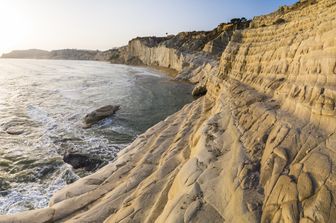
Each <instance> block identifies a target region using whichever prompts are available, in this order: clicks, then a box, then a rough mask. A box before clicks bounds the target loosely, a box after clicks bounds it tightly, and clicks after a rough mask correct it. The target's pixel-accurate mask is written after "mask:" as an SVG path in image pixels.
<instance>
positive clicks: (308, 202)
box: [0, 0, 336, 223]
mask: <svg viewBox="0 0 336 223" xmlns="http://www.w3.org/2000/svg"><path fill="white" fill-rule="evenodd" d="M279 19H282V20H279ZM280 21H281V22H280ZM224 32H225V31H224ZM222 34H223V33H221V34H219V35H222ZM181 35H182V34H181ZM195 35H196V36H197V37H195ZM223 35H226V34H223ZM228 35H229V34H228ZM183 36H188V38H190V44H189V43H188V44H189V45H190V46H195V48H194V49H195V51H196V52H184V50H183V44H187V43H182V44H181V43H179V42H177V43H176V45H174V44H173V45H169V44H168V43H169V41H171V40H172V39H173V38H175V37H167V38H163V39H160V38H159V39H155V38H147V39H146V40H144V39H139V38H137V39H135V40H132V41H131V42H130V44H129V46H128V49H126V51H127V53H125V49H124V50H123V55H124V56H125V55H126V56H127V58H136V59H134V61H135V60H137V61H141V62H142V63H143V64H146V65H153V64H155V63H157V64H158V65H159V66H165V67H171V68H173V69H176V70H178V71H179V72H180V77H183V78H187V79H189V80H191V81H193V82H195V83H196V82H197V83H200V84H205V86H206V89H207V94H206V95H205V96H204V97H201V98H199V99H197V100H195V101H194V102H192V103H191V104H189V105H186V106H185V107H184V108H183V109H181V110H180V111H179V112H177V113H175V114H174V115H171V116H169V117H168V118H167V119H166V120H164V121H162V122H160V123H158V124H157V125H155V126H153V127H152V128H150V129H149V130H147V131H146V132H145V133H144V134H142V135H140V136H139V137H138V138H137V139H136V140H135V141H134V142H133V143H132V144H131V145H130V146H128V147H127V148H126V149H124V150H122V151H121V152H120V153H119V155H118V158H117V159H116V160H115V161H114V162H112V163H111V164H109V165H107V166H105V167H103V168H102V169H100V170H99V171H97V172H96V173H95V174H92V175H90V176H88V177H85V178H82V179H80V180H78V181H76V182H75V183H73V184H71V185H69V186H67V187H65V188H64V189H62V190H60V191H58V192H57V193H55V194H54V196H53V197H52V199H51V200H50V204H49V207H47V208H45V209H41V210H34V211H28V212H24V213H20V214H16V215H13V216H2V217H0V222H32V221H33V222H51V221H52V222H111V223H112V222H113V223H117V222H120V223H121V222H123V223H124V222H148V223H151V222H239V223H241V222H249V223H253V222H264V223H267V222H288V223H289V222H300V223H303V222H328V223H332V222H335V219H336V201H335V196H336V167H335V162H336V154H335V150H336V107H335V101H336V92H335V89H336V39H335V36H336V2H335V1H334V0H319V1H317V0H315V1H301V2H299V3H297V4H294V5H293V6H288V7H283V8H281V9H279V10H278V11H277V12H275V13H272V14H269V15H266V16H261V17H256V18H255V19H254V20H253V21H252V22H251V24H250V27H249V28H245V29H235V30H233V31H232V33H231V35H230V37H229V41H228V42H227V43H225V42H226V40H225V38H224V41H223V48H222V49H223V50H222V53H221V54H220V55H218V56H216V55H211V54H209V53H207V52H209V50H208V49H209V46H207V47H205V46H206V45H207V44H208V43H209V42H210V41H214V39H212V40H211V39H207V40H208V42H206V43H202V44H201V42H199V41H198V40H201V41H203V40H204V39H206V38H203V37H204V35H203V34H195V33H191V34H183V35H182V36H181V37H178V38H177V40H180V39H183V38H182V37H183ZM217 37H218V36H217ZM217 37H216V38H217ZM188 38H187V37H186V39H188ZM216 38H215V39H216ZM143 41H144V42H143ZM182 42H183V41H182ZM175 46H179V47H178V48H179V49H176V47H175ZM202 47H203V48H202ZM204 47H205V48H206V50H202V51H199V50H200V49H204ZM187 48H189V47H187ZM190 49H193V48H192V47H190ZM193 55H194V56H193ZM218 57H220V59H218ZM188 58H190V59H188ZM200 58H202V59H200ZM198 61H201V62H198ZM186 63H188V64H186ZM184 68H188V70H189V74H186V73H184V71H185V70H184Z"/></svg>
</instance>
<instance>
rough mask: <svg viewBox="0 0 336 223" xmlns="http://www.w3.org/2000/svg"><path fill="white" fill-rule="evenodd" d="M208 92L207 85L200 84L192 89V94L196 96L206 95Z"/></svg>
mask: <svg viewBox="0 0 336 223" xmlns="http://www.w3.org/2000/svg"><path fill="white" fill-rule="evenodd" d="M206 93H207V89H206V86H205V85H198V86H196V87H195V88H194V89H193V91H192V95H193V96H194V97H201V96H203V95H205V94H206Z"/></svg>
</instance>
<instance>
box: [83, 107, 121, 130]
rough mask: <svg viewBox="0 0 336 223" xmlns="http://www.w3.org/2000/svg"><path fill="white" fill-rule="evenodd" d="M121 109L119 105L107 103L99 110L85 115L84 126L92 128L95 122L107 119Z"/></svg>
mask: <svg viewBox="0 0 336 223" xmlns="http://www.w3.org/2000/svg"><path fill="white" fill-rule="evenodd" d="M119 109H120V106H119V105H107V106H104V107H101V108H98V109H97V110H95V111H93V112H91V113H89V114H87V115H86V116H85V117H84V120H83V122H84V126H83V128H90V127H91V126H92V125H93V124H96V123H97V122H99V121H100V120H102V119H105V118H107V117H109V116H111V115H113V114H115V113H116V112H117V111H118V110H119Z"/></svg>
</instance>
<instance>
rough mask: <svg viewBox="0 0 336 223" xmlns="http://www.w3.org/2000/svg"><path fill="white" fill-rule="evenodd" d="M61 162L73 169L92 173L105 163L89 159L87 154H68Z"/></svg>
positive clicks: (92, 158)
mask: <svg viewBox="0 0 336 223" xmlns="http://www.w3.org/2000/svg"><path fill="white" fill-rule="evenodd" d="M63 161H64V162H66V163H68V164H70V165H71V166H72V167H73V168H75V169H80V168H84V169H85V170H86V171H93V170H95V169H97V168H98V167H100V166H101V165H103V164H104V163H105V162H104V161H103V160H101V159H98V158H95V157H91V156H89V155H87V154H80V153H69V152H66V153H65V154H64V156H63Z"/></svg>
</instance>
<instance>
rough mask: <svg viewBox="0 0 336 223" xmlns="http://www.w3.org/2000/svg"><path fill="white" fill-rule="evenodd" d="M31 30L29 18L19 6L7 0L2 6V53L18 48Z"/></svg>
mask: <svg viewBox="0 0 336 223" xmlns="http://www.w3.org/2000/svg"><path fill="white" fill-rule="evenodd" d="M28 31H29V26H28V22H27V20H25V18H24V16H23V14H22V13H21V12H20V11H19V10H18V7H15V5H13V4H11V3H9V2H7V1H5V2H2V3H1V7H0V54H1V53H4V52H7V51H8V50H12V49H16V48H18V47H19V46H20V45H21V44H22V42H23V41H24V40H25V39H26V37H27V34H28Z"/></svg>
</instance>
